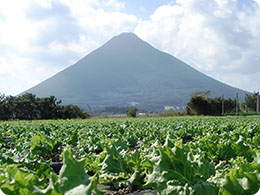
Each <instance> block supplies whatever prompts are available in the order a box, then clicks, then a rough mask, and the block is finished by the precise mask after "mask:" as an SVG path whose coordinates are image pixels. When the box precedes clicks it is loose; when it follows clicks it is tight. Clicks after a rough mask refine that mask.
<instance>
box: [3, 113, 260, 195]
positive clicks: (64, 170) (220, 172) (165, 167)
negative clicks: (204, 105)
mask: <svg viewBox="0 0 260 195" xmlns="http://www.w3.org/2000/svg"><path fill="white" fill-rule="evenodd" d="M0 134H1V137H0V146H1V147H0V150H1V155H0V189H1V191H0V194H1V193H2V194H26V195H27V194H28V195H29V194H77V195H78V194H104V193H106V194H109V193H110V194H112V191H117V192H113V193H114V194H115V193H117V194H119V192H120V191H121V192H123V191H125V193H126V192H134V191H139V190H146V189H151V190H153V192H157V193H158V194H210V195H214V194H223V195H229V194H232V195H233V194H256V193H257V192H258V191H259V189H260V118H259V117H256V116H254V117H176V118H137V119H88V120H56V121H55V120H50V121H11V122H0ZM60 168H61V169H60Z"/></svg>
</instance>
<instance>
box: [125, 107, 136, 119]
mask: <svg viewBox="0 0 260 195" xmlns="http://www.w3.org/2000/svg"><path fill="white" fill-rule="evenodd" d="M136 112H137V109H136V108H129V109H127V111H126V114H127V116H128V117H136Z"/></svg>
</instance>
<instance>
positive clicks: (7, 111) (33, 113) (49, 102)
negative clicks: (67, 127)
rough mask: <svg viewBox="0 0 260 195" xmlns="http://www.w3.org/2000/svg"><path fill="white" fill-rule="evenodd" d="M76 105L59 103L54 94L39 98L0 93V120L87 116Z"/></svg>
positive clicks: (28, 94) (28, 95)
mask: <svg viewBox="0 0 260 195" xmlns="http://www.w3.org/2000/svg"><path fill="white" fill-rule="evenodd" d="M88 117H90V115H89V114H87V113H86V112H84V111H83V110H82V109H80V108H79V107H78V106H76V105H72V104H70V105H65V106H64V105H61V100H58V99H57V98H56V97H55V96H50V97H44V98H39V97H36V95H33V94H30V93H25V94H23V95H21V96H5V95H4V94H0V120H14V119H19V120H39V119H72V118H88Z"/></svg>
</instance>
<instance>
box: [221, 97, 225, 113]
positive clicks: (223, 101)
mask: <svg viewBox="0 0 260 195" xmlns="http://www.w3.org/2000/svg"><path fill="white" fill-rule="evenodd" d="M224 103H225V100H224V95H223V94H222V116H224V114H225V110H224V109H225V108H224Z"/></svg>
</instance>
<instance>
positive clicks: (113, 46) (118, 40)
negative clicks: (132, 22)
mask: <svg viewBox="0 0 260 195" xmlns="http://www.w3.org/2000/svg"><path fill="white" fill-rule="evenodd" d="M147 46H148V47H151V45H150V44H149V43H147V42H145V41H143V40H142V39H140V38H139V37H138V36H137V35H136V34H134V33H132V32H123V33H121V34H119V35H117V36H115V37H113V38H112V39H110V40H109V41H108V42H107V43H105V44H104V46H103V47H104V48H107V49H109V50H115V51H116V50H118V49H119V50H121V49H123V50H125V49H127V50H131V49H133V50H136V49H138V48H139V49H141V50H142V49H144V48H147Z"/></svg>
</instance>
